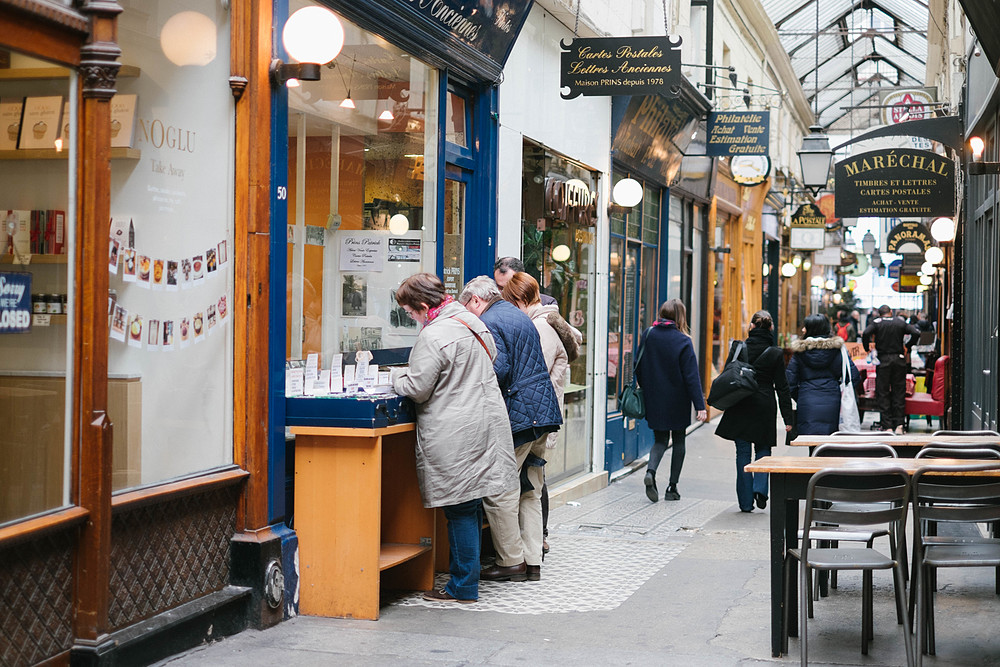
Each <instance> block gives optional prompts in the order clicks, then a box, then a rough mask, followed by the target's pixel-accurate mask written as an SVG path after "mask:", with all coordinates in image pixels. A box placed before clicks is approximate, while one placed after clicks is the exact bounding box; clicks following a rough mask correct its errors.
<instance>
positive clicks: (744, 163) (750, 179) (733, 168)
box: [729, 155, 771, 186]
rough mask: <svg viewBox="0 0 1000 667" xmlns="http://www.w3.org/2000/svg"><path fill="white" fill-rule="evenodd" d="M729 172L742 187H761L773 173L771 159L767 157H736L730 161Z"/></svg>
mask: <svg viewBox="0 0 1000 667" xmlns="http://www.w3.org/2000/svg"><path fill="white" fill-rule="evenodd" d="M729 171H730V173H732V175H733V180H734V181H736V182H737V183H739V184H740V185H746V186H754V185H760V184H761V183H763V182H764V181H766V180H767V176H768V174H770V173H771V158H769V157H767V156H766V155H734V156H733V158H732V159H731V160H730V161H729Z"/></svg>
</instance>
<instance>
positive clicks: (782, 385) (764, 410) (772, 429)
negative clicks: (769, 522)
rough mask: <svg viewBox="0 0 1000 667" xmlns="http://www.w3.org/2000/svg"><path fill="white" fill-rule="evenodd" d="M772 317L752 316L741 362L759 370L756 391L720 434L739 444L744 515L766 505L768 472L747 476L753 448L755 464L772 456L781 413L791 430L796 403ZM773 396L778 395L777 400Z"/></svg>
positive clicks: (729, 413)
mask: <svg viewBox="0 0 1000 667" xmlns="http://www.w3.org/2000/svg"><path fill="white" fill-rule="evenodd" d="M771 327H772V320H771V314H770V313H768V312H767V311H766V310H758V311H757V312H756V313H754V314H753V317H751V318H750V330H749V335H748V336H747V339H746V348H745V350H743V351H742V353H741V354H745V355H746V358H744V359H743V360H744V361H746V362H748V363H750V364H751V365H753V367H754V369H755V370H756V379H757V391H756V392H755V393H753V394H751V395H750V396H748V397H747V398H745V399H743V400H742V401H740V402H739V403H737V404H736V405H734V406H732V407H731V408H729V409H728V410H726V411H725V412H724V413H723V414H722V419H721V420H719V427H718V428H717V429H716V430H715V433H716V435H718V436H720V437H722V438H725V439H726V440H733V441H734V442H735V443H736V498H737V500H738V501H739V505H740V511H742V512H752V511H753V506H754V503H755V502H756V504H757V507H759V508H760V509H764V508H765V507H767V497H768V496H767V488H768V486H767V482H768V479H767V473H757V474H756V475H755V474H753V473H749V472H745V471H744V470H743V468H744V467H745V466H747V465H748V464H749V463H750V455H751V450H752V452H753V454H754V460H757V459H760V458H762V457H764V456H769V455H770V454H771V449H772V448H773V447H774V446H775V444H776V442H777V433H776V431H777V426H776V421H777V418H778V410H779V409H780V410H781V418H782V419H783V420H784V422H785V431H786V432H787V431H790V430H792V426H791V424H792V399H791V396H790V395H789V393H788V381H787V379H786V378H785V357H784V353H783V352H782V350H781V348H779V347H775V346H774V334H773V333H772V331H771ZM736 350H737V341H733V344H732V345H731V346H730V348H729V357H728V358H727V360H726V363H727V364H728V363H729V361H730V360H731V359H732V358H733V356H734V355H735V353H736ZM775 393H777V395H778V399H777V401H775Z"/></svg>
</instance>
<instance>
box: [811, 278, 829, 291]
mask: <svg viewBox="0 0 1000 667" xmlns="http://www.w3.org/2000/svg"><path fill="white" fill-rule="evenodd" d="M809 284H810V285H812V286H813V287H815V288H816V289H823V287H824V286H825V285H826V281H825V280H823V276H813V277H812V280H810V281H809Z"/></svg>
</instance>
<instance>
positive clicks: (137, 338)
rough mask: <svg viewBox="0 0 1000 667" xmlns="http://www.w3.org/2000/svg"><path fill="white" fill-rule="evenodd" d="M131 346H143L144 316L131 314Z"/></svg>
mask: <svg viewBox="0 0 1000 667" xmlns="http://www.w3.org/2000/svg"><path fill="white" fill-rule="evenodd" d="M128 345H129V347H139V348H141V347H142V316H141V315H131V316H129V320H128Z"/></svg>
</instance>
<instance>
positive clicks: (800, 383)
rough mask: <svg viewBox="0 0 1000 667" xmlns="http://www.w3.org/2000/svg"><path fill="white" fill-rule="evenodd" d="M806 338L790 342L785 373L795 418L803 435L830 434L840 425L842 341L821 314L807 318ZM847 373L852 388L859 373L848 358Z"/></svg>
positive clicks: (859, 377) (859, 382)
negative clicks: (831, 330)
mask: <svg viewBox="0 0 1000 667" xmlns="http://www.w3.org/2000/svg"><path fill="white" fill-rule="evenodd" d="M805 328H806V338H803V339H800V340H796V341H793V342H792V344H791V346H790V347H791V348H792V351H793V352H795V354H794V355H793V356H792V360H791V361H789V362H788V370H786V371H785V376H786V377H787V378H788V389H789V391H790V392H791V395H792V398H793V399H795V401H796V410H795V420H796V422H795V423H796V425H797V426H798V431H799V433H801V434H803V435H830V434H831V433H833V432H834V431H836V430H837V429H838V427H839V425H840V388H841V387H842V386H843V382H844V354H843V352H842V350H843V349H844V341H843V340H842V339H841V338H840V336H831V335H830V322H829V320H827V319H826V317H825V316H823V315H810V316H809V317H807V318H806V327H805ZM848 372H849V373H850V376H851V383H852V384H853V385H854V389H855V391H857V390H858V389H860V388H861V375H860V374H859V373H858V367H857V366H855V365H854V362H853V361H851V360H850V359H848Z"/></svg>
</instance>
